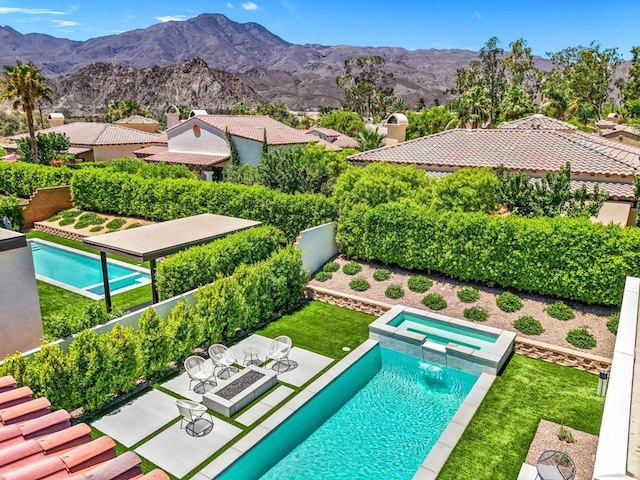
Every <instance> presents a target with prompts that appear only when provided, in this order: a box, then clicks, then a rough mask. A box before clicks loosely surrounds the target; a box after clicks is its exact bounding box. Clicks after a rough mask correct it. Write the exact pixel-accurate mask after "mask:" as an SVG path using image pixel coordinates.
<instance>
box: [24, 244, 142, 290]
mask: <svg viewBox="0 0 640 480" xmlns="http://www.w3.org/2000/svg"><path fill="white" fill-rule="evenodd" d="M30 243H31V253H32V255H33V264H34V267H35V271H36V275H39V276H40V277H42V280H43V281H50V283H52V284H54V285H57V286H60V287H62V288H66V289H67V290H71V291H75V292H77V293H81V294H84V293H87V292H88V293H90V294H92V295H94V296H104V285H103V281H102V265H101V263H100V258H99V257H98V256H96V255H83V254H82V253H76V252H74V251H70V250H67V249H63V248H58V247H56V246H54V245H51V244H49V243H43V242H39V241H37V240H35V239H34V240H31V241H30ZM107 271H108V273H109V286H110V287H111V293H117V292H118V291H124V290H127V289H129V288H133V287H137V286H140V285H144V284H147V283H149V282H150V281H151V277H150V276H149V275H148V274H146V273H142V272H139V271H137V270H135V269H133V268H128V267H126V266H123V265H118V264H115V263H113V262H112V261H108V265H107Z"/></svg>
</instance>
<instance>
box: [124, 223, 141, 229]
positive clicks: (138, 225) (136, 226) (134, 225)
mask: <svg viewBox="0 0 640 480" xmlns="http://www.w3.org/2000/svg"><path fill="white" fill-rule="evenodd" d="M141 226H142V224H141V223H138V222H134V223H132V224H131V225H129V226H127V230H129V229H130V228H138V227H141Z"/></svg>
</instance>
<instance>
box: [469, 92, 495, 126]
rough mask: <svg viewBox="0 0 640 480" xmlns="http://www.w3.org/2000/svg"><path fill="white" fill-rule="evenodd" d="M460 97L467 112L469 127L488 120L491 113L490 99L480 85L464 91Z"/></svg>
mask: <svg viewBox="0 0 640 480" xmlns="http://www.w3.org/2000/svg"><path fill="white" fill-rule="evenodd" d="M462 99H463V103H465V104H466V107H467V111H468V112H469V113H468V115H469V120H470V122H471V128H478V126H479V125H480V124H481V123H482V122H485V121H487V120H489V118H490V115H491V100H489V97H488V96H487V92H485V90H484V88H482V87H480V86H478V87H473V88H472V89H471V90H468V91H466V92H465V93H464V95H463V96H462Z"/></svg>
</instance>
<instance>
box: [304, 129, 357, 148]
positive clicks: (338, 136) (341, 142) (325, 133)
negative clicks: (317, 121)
mask: <svg viewBox="0 0 640 480" xmlns="http://www.w3.org/2000/svg"><path fill="white" fill-rule="evenodd" d="M304 133H306V134H308V135H313V136H315V137H318V138H319V139H321V140H324V141H325V142H329V143H331V144H332V145H335V146H337V147H340V148H358V142H356V141H355V140H354V139H353V138H351V137H350V136H348V135H345V134H344V133H340V132H337V131H335V130H332V129H331V128H322V127H313V128H309V129H308V130H305V132H304Z"/></svg>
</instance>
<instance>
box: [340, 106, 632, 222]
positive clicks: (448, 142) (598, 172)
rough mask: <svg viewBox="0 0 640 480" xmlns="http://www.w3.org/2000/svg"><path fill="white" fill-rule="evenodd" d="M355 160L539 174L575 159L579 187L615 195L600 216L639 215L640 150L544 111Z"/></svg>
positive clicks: (433, 169) (437, 172) (441, 171)
mask: <svg viewBox="0 0 640 480" xmlns="http://www.w3.org/2000/svg"><path fill="white" fill-rule="evenodd" d="M349 159H350V160H351V161H352V162H354V163H355V164H357V165H367V164H369V163H373V162H389V163H392V164H396V165H416V166H417V167H419V168H422V169H424V170H427V171H428V172H429V174H431V175H433V176H442V175H445V174H447V173H451V172H453V171H455V170H457V169H459V168H464V167H490V168H493V169H495V168H496V167H497V166H498V165H500V164H502V165H504V166H505V168H507V169H510V170H522V171H523V172H524V173H525V174H527V175H529V176H531V177H534V178H535V177H542V176H544V175H545V173H546V172H548V171H554V172H557V171H559V170H560V169H561V168H562V166H564V165H565V164H566V163H567V162H570V163H571V178H572V186H573V187H574V188H577V187H579V186H581V185H586V186H587V189H588V190H589V191H592V190H593V186H594V185H596V184H597V185H598V186H599V188H600V190H601V191H605V192H608V193H609V195H610V200H611V201H610V202H607V204H606V205H605V207H603V209H602V211H601V215H600V216H599V217H598V219H599V220H601V221H604V222H606V223H608V221H609V220H614V221H615V222H616V223H621V224H627V223H628V222H631V221H632V219H633V214H632V213H631V207H632V203H633V202H634V201H635V194H634V176H635V175H636V174H637V173H638V172H639V171H640V148H637V147H633V146H630V145H623V144H620V143H618V142H613V141H611V140H608V139H606V138H602V137H599V136H596V135H589V134H586V133H583V132H580V131H578V130H577V129H576V128H575V127H574V126H573V125H571V124H569V123H566V122H562V121H560V120H556V119H553V118H548V117H544V116H543V115H533V116H531V117H527V118H524V119H520V120H516V121H514V122H509V123H506V124H503V125H501V126H500V127H498V128H497V129H495V130H483V129H454V130H447V131H444V132H440V133H436V134H434V135H428V136H426V137H422V138H417V139H415V140H410V141H407V142H404V143H398V144H397V145H391V146H387V147H382V148H379V149H376V150H370V151H368V152H363V153H359V154H356V155H352V156H351V157H349Z"/></svg>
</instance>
